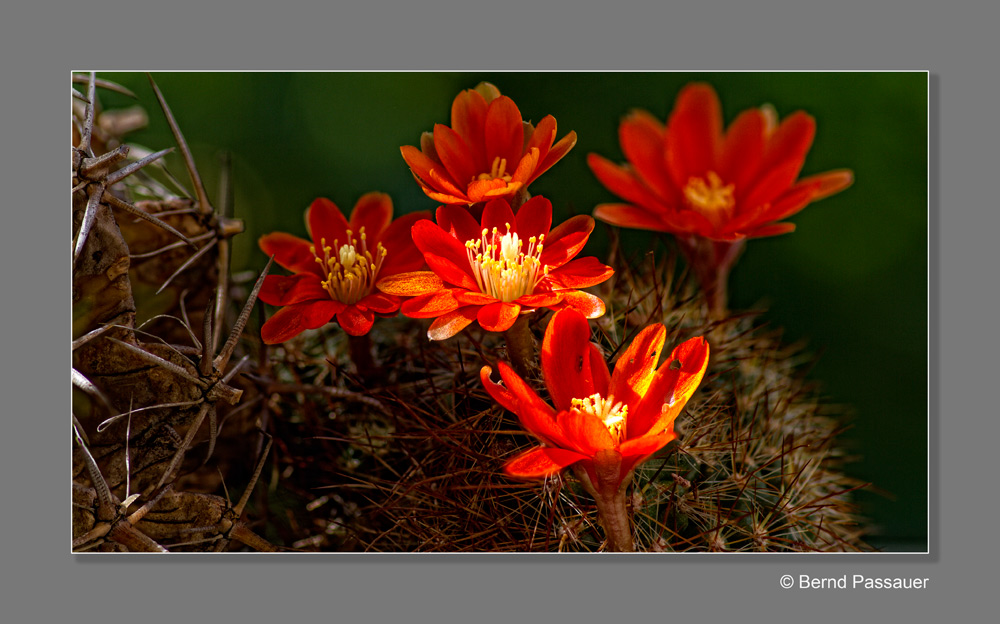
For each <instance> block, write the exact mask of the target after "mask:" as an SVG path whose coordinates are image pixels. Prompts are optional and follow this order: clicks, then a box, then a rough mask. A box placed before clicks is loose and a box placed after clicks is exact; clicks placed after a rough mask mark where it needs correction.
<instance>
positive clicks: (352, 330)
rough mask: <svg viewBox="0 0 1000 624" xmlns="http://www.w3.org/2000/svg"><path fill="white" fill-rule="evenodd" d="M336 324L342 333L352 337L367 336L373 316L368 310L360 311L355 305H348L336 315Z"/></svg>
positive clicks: (373, 320)
mask: <svg viewBox="0 0 1000 624" xmlns="http://www.w3.org/2000/svg"><path fill="white" fill-rule="evenodd" d="M337 322H338V323H340V326H341V327H343V328H344V331H345V332H347V333H348V334H350V335H352V336H363V335H365V334H367V333H368V332H369V331H370V330H371V328H372V324H373V323H374V322H375V315H374V314H372V313H371V311H370V310H362V309H360V308H358V306H356V305H349V306H347V307H346V308H344V309H343V310H341V311H340V312H338V313H337Z"/></svg>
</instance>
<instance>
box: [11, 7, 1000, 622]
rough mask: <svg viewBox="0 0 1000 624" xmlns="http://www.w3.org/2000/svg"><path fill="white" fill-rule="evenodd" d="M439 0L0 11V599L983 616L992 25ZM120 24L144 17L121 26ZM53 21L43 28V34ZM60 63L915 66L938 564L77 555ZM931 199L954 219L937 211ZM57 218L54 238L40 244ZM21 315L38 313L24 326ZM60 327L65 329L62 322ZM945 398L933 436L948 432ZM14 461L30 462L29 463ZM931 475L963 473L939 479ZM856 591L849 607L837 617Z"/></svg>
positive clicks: (268, 613)
mask: <svg viewBox="0 0 1000 624" xmlns="http://www.w3.org/2000/svg"><path fill="white" fill-rule="evenodd" d="M435 4H436V5H437V6H429V3H420V4H419V5H418V4H416V3H414V5H413V6H411V7H409V8H394V7H392V8H390V7H383V6H379V4H378V3H375V2H372V3H369V4H368V5H367V6H366V7H365V8H363V9H359V8H357V7H343V6H340V7H335V8H330V9H328V14H326V15H317V14H316V13H315V12H312V13H307V12H303V11H296V10H293V9H292V7H290V6H289V5H288V3H283V4H282V6H281V13H280V14H278V15H266V14H265V12H264V9H263V8H257V9H252V10H242V9H238V8H237V7H235V6H234V7H233V8H232V9H230V10H225V11H221V12H217V11H218V10H217V9H212V8H210V7H206V6H204V5H201V4H199V5H197V7H196V6H195V5H194V4H188V5H187V6H185V4H184V3H172V4H171V5H170V8H169V11H167V10H165V9H163V8H162V7H158V8H157V9H156V10H155V12H153V13H151V14H149V15H143V11H142V10H139V9H137V8H136V7H135V6H130V5H126V4H124V3H122V7H123V8H125V7H128V10H127V11H122V12H121V13H115V12H114V11H109V10H108V9H106V8H105V9H97V8H91V7H93V6H94V5H88V10H86V11H84V10H81V11H79V12H74V15H66V16H64V17H65V18H66V19H64V20H61V26H60V28H61V29H62V32H58V31H59V29H60V28H57V29H56V32H55V33H53V31H52V25H49V24H46V25H45V28H44V29H33V28H31V26H32V25H33V23H32V22H31V21H26V19H28V20H30V18H24V17H21V18H19V19H16V20H15V19H11V20H9V21H7V23H6V26H7V27H6V28H4V30H5V32H4V33H3V36H2V37H0V41H3V42H4V48H5V51H6V53H5V54H4V55H3V56H4V58H6V59H11V60H13V61H14V62H16V63H17V66H16V67H7V68H5V69H7V70H8V71H7V72H5V76H6V77H7V78H8V85H9V86H8V88H7V89H5V92H6V95H7V98H6V99H7V101H15V102H17V103H23V105H24V106H23V109H22V108H18V109H17V110H11V109H10V108H7V107H6V106H5V111H4V112H5V113H6V114H4V115H2V116H0V117H2V118H3V119H4V123H5V126H10V127H5V130H6V132H5V133H4V136H5V137H6V138H7V140H8V141H9V143H8V149H7V150H6V153H7V154H16V157H14V158H12V157H9V156H8V157H5V161H6V164H7V165H8V166H7V167H4V169H3V170H4V171H5V172H10V171H11V170H12V169H11V167H10V165H12V164H13V165H15V167H14V170H15V171H16V175H8V174H7V173H5V175H4V177H5V181H6V182H7V184H5V185H4V187H5V194H6V196H7V197H8V198H9V199H8V200H7V202H5V203H6V204H7V208H8V209H7V211H5V212H6V214H5V218H7V219H8V221H7V224H8V227H6V228H4V232H5V233H4V243H5V244H4V246H3V250H4V251H3V253H4V259H5V260H6V263H5V265H6V267H7V272H6V277H7V280H8V282H7V284H8V285H9V286H8V291H7V292H8V298H7V301H8V310H10V311H11V312H10V313H9V317H8V322H7V323H5V327H6V328H7V330H6V331H5V341H4V342H5V345H6V346H7V356H8V358H9V359H8V362H10V363H12V364H13V366H7V367H5V370H6V372H7V374H6V375H4V377H5V381H4V390H5V393H4V396H5V397H14V400H15V403H14V405H12V406H10V407H8V409H7V410H6V411H7V414H6V418H5V428H4V436H3V440H4V442H3V444H4V448H3V454H2V457H3V462H4V466H5V468H7V472H6V474H8V475H10V476H11V477H13V478H8V480H7V481H8V484H9V486H8V488H7V489H6V493H7V496H6V497H5V498H6V505H5V507H6V510H7V513H6V514H5V522H4V531H3V533H4V536H5V539H6V543H5V548H4V550H5V556H4V564H3V565H4V566H5V567H6V568H8V569H7V574H5V578H6V579H7V580H6V581H5V591H4V595H5V597H4V603H3V604H4V610H5V612H10V613H11V614H14V615H16V617H15V621H22V620H28V621H34V620H39V621H61V620H69V619H73V620H74V621H84V622H86V621H99V620H100V621H104V620H107V619H110V618H121V619H123V620H130V619H133V618H136V619H138V618H141V619H142V620H143V621H150V622H158V621H167V620H168V619H169V620H171V621H173V620H176V619H179V618H180V617H184V618H185V619H187V618H195V619H198V620H215V619H221V620H222V621H228V620H234V619H236V618H237V617H240V616H244V615H250V616H252V617H251V620H252V621H267V620H281V621H283V620H286V619H292V618H302V617H303V616H305V617H309V616H312V617H314V618H317V619H321V620H330V621H334V620H338V621H339V620H345V619H347V618H358V619H362V620H371V621H389V620H390V619H394V618H404V617H405V618H412V617H418V618H419V619H421V620H422V619H425V618H431V617H433V618H434V619H437V620H440V621H475V622H489V621H501V620H508V619H510V618H512V617H518V618H524V619H527V620H528V621H537V620H541V619H543V618H551V617H555V618H558V620H565V619H571V618H573V619H576V618H580V619H582V620H583V621H594V620H599V619H603V618H610V617H613V618H614V619H615V620H619V619H624V618H626V617H628V616H632V615H642V616H645V617H648V618H651V619H653V620H654V621H655V620H661V619H662V620H667V619H668V618H669V619H671V620H672V619H675V618H678V617H684V616H701V617H702V618H705V619H706V620H707V621H720V620H722V619H723V618H726V617H731V616H737V615H739V616H744V617H745V616H747V615H748V614H751V613H752V614H753V616H752V618H751V619H752V620H754V621H755V620H758V619H765V618H766V619H768V620H773V621H785V620H788V621H801V620H804V619H808V620H811V621H819V622H822V621H842V620H844V619H845V618H853V619H859V620H862V621H877V620H881V619H886V620H890V621H898V620H903V619H904V618H913V617H916V620H917V621H924V620H926V619H939V618H942V617H943V616H944V614H946V613H947V614H950V613H953V611H952V609H951V608H952V607H954V606H956V605H957V604H958V603H959V602H960V601H962V602H964V603H966V604H967V605H970V606H972V607H974V606H975V603H982V604H983V605H985V603H986V601H987V600H988V599H989V597H990V594H988V593H987V591H988V590H991V589H992V585H993V580H994V578H995V575H994V574H993V573H992V572H991V571H990V568H987V564H988V562H989V561H988V559H987V557H988V556H989V555H990V554H992V552H991V551H995V550H996V549H995V548H993V549H990V548H988V547H987V545H989V544H992V543H993V541H992V536H991V534H990V530H989V528H988V527H987V526H984V524H985V523H984V522H982V520H985V519H989V518H994V517H996V516H995V511H996V502H995V499H994V498H993V497H992V494H993V492H995V490H996V487H995V483H994V482H993V481H992V480H989V481H988V480H987V479H988V478H989V477H991V476H992V474H991V473H992V472H993V471H991V470H990V465H989V458H991V457H992V453H991V452H990V451H991V449H990V448H989V447H988V446H987V445H988V444H990V443H991V442H992V441H993V440H995V439H997V436H996V435H995V434H996V433H997V421H996V419H995V418H994V417H993V412H994V411H995V410H993V409H986V407H987V405H989V404H988V403H987V402H986V394H985V392H984V389H987V390H988V389H990V388H991V382H992V381H993V380H992V376H991V375H989V372H992V371H993V370H995V365H992V364H993V362H994V359H992V358H990V359H987V353H986V349H985V348H984V347H986V346H992V345H993V344H995V342H996V339H995V336H996V331H995V326H992V325H988V324H987V321H989V320H992V319H993V318H994V317H995V310H996V306H995V305H990V304H993V303H995V302H994V301H993V299H994V298H995V297H994V296H993V295H992V294H991V295H990V296H989V300H988V301H984V300H983V295H984V294H986V293H987V292H990V293H992V292H993V291H994V290H995V289H994V288H991V287H990V286H992V284H994V283H995V280H992V281H991V280H990V279H989V275H987V274H986V271H988V270H990V269H992V267H994V266H995V264H996V263H995V260H993V259H992V258H991V257H990V256H989V254H988V250H990V249H991V248H992V242H993V241H992V237H993V233H994V232H996V231H998V230H997V228H996V227H995V226H996V223H995V222H991V223H984V222H983V219H984V218H992V219H994V220H995V219H996V211H995V210H993V208H994V206H993V204H994V203H995V202H994V201H993V198H994V196H995V193H992V192H989V193H988V192H986V191H987V189H986V188H985V184H986V183H992V182H993V179H994V177H995V172H994V171H993V170H992V168H993V167H994V166H995V149H994V146H993V145H992V144H991V143H987V140H988V139H990V138H992V137H991V136H990V132H989V131H990V130H991V129H993V125H994V124H992V122H991V121H989V120H991V119H992V118H993V116H992V114H991V113H992V107H991V104H993V103H994V102H995V101H996V99H995V97H994V95H995V94H994V93H993V91H995V87H994V82H993V80H992V76H993V75H994V71H993V67H992V64H991V63H990V61H989V60H988V59H989V58H991V57H992V55H991V54H990V53H988V48H989V45H988V42H990V41H992V40H993V39H992V34H991V32H990V29H991V28H992V24H994V23H995V20H994V19H992V18H991V16H987V15H980V14H977V11H976V10H974V9H971V8H968V7H965V8H964V9H963V10H961V11H958V10H956V7H955V6H954V5H935V6H930V5H928V6H922V7H916V6H914V4H913V3H906V4H904V3H901V2H895V3H892V4H888V3H883V4H880V5H877V6H876V5H874V4H872V3H863V2H855V1H853V0H851V1H850V2H839V3H835V4H827V5H825V6H823V7H821V8H811V7H809V8H807V7H806V6H804V5H802V4H800V3H797V2H780V3H778V2H772V3H767V6H762V4H763V3H754V4H753V6H752V7H751V6H750V4H749V3H748V4H747V5H745V6H743V5H741V7H740V8H730V9H723V8H719V7H718V6H710V5H708V4H707V3H705V4H700V5H697V6H688V7H679V8H671V7H657V8H655V9H652V10H644V9H639V8H633V7H632V5H633V4H635V3H633V2H622V1H618V2H615V3H612V4H611V5H609V6H610V8H608V7H589V8H587V9H586V10H582V9H581V8H579V7H577V8H572V9H570V8H569V7H566V9H568V10H565V11H561V12H560V11H554V10H551V9H549V8H546V7H544V6H541V5H540V4H538V3H533V4H530V5H529V4H528V3H520V2H519V3H504V4H503V5H497V4H496V3H492V4H491V5H490V6H489V7H486V8H485V9H484V10H483V11H477V10H474V9H472V8H471V7H470V6H468V5H467V4H464V3H459V2H448V3H440V2H439V3H435ZM441 5H446V6H441ZM38 6H39V7H41V5H38ZM22 9H23V7H22ZM44 9H45V8H44V7H41V8H36V9H34V10H36V11H43V10H44ZM630 9H631V10H630ZM116 16H121V17H116ZM126 16H127V17H128V19H129V20H130V22H132V24H133V26H129V25H127V24H116V23H115V22H116V21H117V20H118V19H121V18H123V17H126ZM35 17H36V19H37V17H38V16H37V15H36V16H35ZM459 18H461V19H462V21H461V23H459V22H456V19H459ZM145 20H148V21H145ZM224 25H227V26H228V29H227V27H226V26H224ZM43 30H44V32H46V33H47V34H49V38H48V39H45V38H42V39H39V38H38V35H39V33H40V32H42V31H43ZM174 33H176V34H174ZM52 34H54V35H55V36H52ZM71 66H76V67H82V66H88V67H90V66H97V67H121V66H129V67H142V68H148V69H201V68H204V67H207V66H211V67H218V68H246V69H250V68H253V69H289V68H301V69H319V68H324V69H341V68H353V69H417V68H425V69H493V68H496V69H500V68H507V69H511V68H512V69H536V68H551V69H595V70H597V69H618V68H629V69H711V68H725V69H845V68H846V69H925V68H926V69H929V70H930V71H931V72H932V75H931V109H930V110H931V218H930V224H931V233H932V234H931V249H930V251H931V253H930V278H931V306H930V319H931V333H930V339H931V344H930V346H931V385H930V396H931V424H930V433H931V440H932V446H931V462H930V472H931V498H930V508H931V534H930V544H931V554H930V555H920V556H913V555H885V556H880V557H875V558H862V557H852V556H844V557H837V558H835V559H829V558H826V559H822V558H817V557H813V556H775V555H769V556H766V558H763V557H757V556H750V557H745V556H739V557H725V558H724V559H723V560H720V559H719V558H714V557H713V558H701V557H685V558H650V557H642V558H637V559H628V558H622V557H616V556H609V557H602V558H600V559H599V560H594V558H587V559H586V560H582V559H580V558H571V559H566V558H561V559H556V558H553V557H547V556H541V557H490V556H475V555H472V556H465V557H460V558H455V557H450V558H449V557H443V556H442V557H439V556H423V555H405V556H403V555H399V556H380V557H365V556H354V555H341V556H336V557H308V558H295V557H294V556H288V557H286V556H278V557H272V558H268V559H266V560H260V559H259V558H254V557H250V558H245V557H227V558H224V559H223V558H215V559H213V558H211V557H176V558H174V557H172V558H167V559H162V558H161V559H157V560H156V561H155V562H154V561H152V560H151V558H150V557H146V556H135V557H130V558H129V559H128V560H122V559H121V558H114V559H112V558H87V559H78V558H74V557H73V556H72V555H70V554H69V552H68V549H67V547H66V535H67V532H66V528H65V527H66V522H65V505H66V501H65V494H64V493H65V489H64V486H63V483H64V478H65V474H66V468H67V466H66V463H65V462H66V459H65V458H66V457H68V454H67V453H65V449H66V447H62V446H57V448H56V449H53V448H52V445H51V440H53V439H59V436H65V437H64V438H63V439H64V440H66V441H67V443H68V440H69V434H68V430H66V429H65V423H66V420H65V417H66V412H67V402H68V397H67V395H66V394H64V393H63V392H61V391H58V390H57V391H49V387H50V385H51V382H50V381H48V380H47V379H46V377H45V376H46V375H47V374H48V372H49V371H51V370H53V368H57V367H53V365H52V363H53V362H56V361H60V358H65V357H67V354H66V350H65V343H66V334H67V333H68V327H67V326H66V321H65V310H66V303H67V301H66V294H67V293H68V291H69V289H68V288H66V286H67V285H68V281H69V272H68V270H67V269H68V265H69V262H68V254H66V253H65V252H63V253H59V252H56V253H52V251H51V246H50V245H48V244H47V243H48V242H49V241H51V240H52V239H53V238H54V239H55V240H56V243H57V244H59V241H62V242H63V244H65V242H66V241H68V240H69V239H70V236H69V232H68V227H67V226H66V221H65V219H64V218H60V216H59V214H60V213H59V212H58V208H56V207H58V206H64V205H65V189H63V190H59V189H60V187H58V186H57V184H56V183H54V182H53V180H56V179H59V178H60V175H59V174H58V173H57V172H58V171H60V170H61V167H63V166H65V160H64V158H65V132H66V126H63V125H61V124H53V123H52V120H54V119H60V118H63V119H65V118H64V117H61V115H65V112H66V109H65V108H59V107H64V106H65V102H66V100H65V98H66V94H65V92H64V91H63V89H65V76H66V74H67V72H68V70H69V69H70V68H71ZM945 90H946V91H945ZM57 102H61V103H60V104H57ZM60 111H61V112H60ZM984 129H985V130H986V131H985V132H984ZM994 134H995V131H994ZM15 147H16V149H15ZM57 154H62V155H63V156H61V157H60V156H57ZM942 163H943V164H942ZM942 186H943V187H944V188H942ZM991 186H992V185H991ZM942 190H944V191H946V193H942ZM989 190H990V191H992V190H993V189H992V188H990V189H989ZM945 206H946V207H947V209H948V214H947V219H945V218H943V217H944V215H943V214H942V212H941V211H942V210H943V209H944V207H945ZM873 209H877V207H873ZM970 211H975V212H970ZM54 232H63V234H58V235H56V236H50V235H49V234H51V233H54ZM12 239H13V240H12ZM65 247H66V248H67V249H68V245H65ZM966 250H968V251H979V252H980V253H968V252H967V251H966ZM984 252H987V253H984ZM976 286H979V288H978V289H977V288H975V287H976ZM25 312H27V313H28V314H30V316H31V318H30V321H29V322H28V323H27V324H25V323H24V320H25V319H24V316H25V314H24V313H25ZM945 319H947V322H945ZM54 328H66V329H64V330H63V332H65V333H61V332H60V331H57V330H55V329H54ZM991 339H992V340H991ZM14 357H16V358H17V360H16V361H14V360H13V358H14ZM11 375H13V379H12V380H11V381H7V379H11ZM63 383H65V382H56V387H57V388H60V387H63V386H62V384H63ZM15 389H16V391H15ZM944 406H947V408H948V409H947V414H948V418H949V426H948V427H947V428H944V427H942V426H941V418H942V416H943V415H944V412H943V407H944ZM963 416H965V419H964V421H963V420H962V417H963ZM991 433H992V434H994V435H990V434H991ZM942 436H944V437H942ZM12 442H13V443H12ZM53 453H54V455H53ZM48 458H51V460H49V461H46V459H48ZM21 474H25V475H28V476H29V477H28V478H17V477H18V476H20V475H21ZM943 475H947V476H950V477H951V479H947V480H942V476H943ZM920 477H921V478H922V475H921V476H920ZM943 482H944V483H945V484H946V485H947V488H946V489H944V490H942V489H941V486H942V483H943ZM983 494H986V496H983ZM977 495H978V496H977ZM987 497H989V498H987ZM987 501H989V502H987ZM786 573H787V574H792V575H796V576H797V575H799V574H810V575H812V576H817V577H818V576H822V577H838V576H840V575H841V574H845V573H846V574H853V573H860V574H866V575H868V576H880V577H883V576H904V577H928V578H930V581H929V588H928V589H926V590H922V591H915V590H910V591H904V590H886V591H860V590H855V591H845V590H800V589H793V590H782V589H780V588H779V586H778V578H779V576H780V575H782V574H786ZM11 578H14V579H15V580H14V581H13V583H12V582H11V581H10V579H11ZM176 597H182V599H183V605H184V607H185V612H184V613H183V614H179V613H176V612H171V611H168V610H167V608H169V607H168V606H169V605H173V604H175V603H174V600H173V599H174V598H176ZM779 598H780V599H779ZM845 606H846V608H848V609H849V610H850V611H849V613H846V614H845V613H841V612H840V609H843V608H845ZM838 607H839V608H838ZM29 614H31V615H30V616H29ZM862 614H863V615H862ZM890 614H891V616H892V617H889V616H890ZM925 614H926V615H925ZM5 619H6V618H5Z"/></svg>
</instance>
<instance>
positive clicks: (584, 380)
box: [541, 309, 594, 410]
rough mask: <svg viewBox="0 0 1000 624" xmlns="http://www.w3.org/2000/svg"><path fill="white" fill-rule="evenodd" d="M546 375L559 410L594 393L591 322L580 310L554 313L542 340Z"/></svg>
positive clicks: (545, 377)
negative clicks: (588, 321)
mask: <svg viewBox="0 0 1000 624" xmlns="http://www.w3.org/2000/svg"><path fill="white" fill-rule="evenodd" d="M541 360H542V377H543V378H544V379H545V385H546V387H547V388H548V389H549V394H550V395H551V396H552V402H553V403H554V404H555V406H556V408H557V409H559V410H568V409H570V407H572V405H573V399H576V398H581V397H587V396H590V395H592V394H594V378H593V374H592V373H591V368H590V364H591V358H590V325H589V324H588V323H587V319H586V318H584V316H583V315H582V314H580V313H579V312H577V311H576V310H572V309H570V310H565V309H563V310H560V311H559V312H556V314H555V315H554V316H553V317H552V320H551V321H550V322H549V326H548V327H547V328H546V329H545V337H544V338H543V340H542V357H541Z"/></svg>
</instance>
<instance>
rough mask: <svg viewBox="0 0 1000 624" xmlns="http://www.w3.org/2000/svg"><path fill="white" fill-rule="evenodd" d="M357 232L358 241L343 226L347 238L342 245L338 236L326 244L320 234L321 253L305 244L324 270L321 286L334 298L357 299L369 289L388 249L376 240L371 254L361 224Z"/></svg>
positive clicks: (354, 301) (373, 283) (343, 300)
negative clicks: (373, 251)
mask: <svg viewBox="0 0 1000 624" xmlns="http://www.w3.org/2000/svg"><path fill="white" fill-rule="evenodd" d="M359 234H360V235H361V240H360V242H359V241H358V239H357V238H354V233H353V232H351V230H347V240H348V241H349V242H348V243H345V244H343V245H341V244H340V241H339V240H334V241H333V245H332V246H330V245H327V244H326V239H325V238H321V239H320V241H319V244H320V247H322V249H321V251H322V252H323V255H322V256H321V255H319V253H317V250H316V247H315V246H312V247H310V248H309V251H311V252H312V254H313V256H315V259H316V262H317V263H319V265H320V266H321V267H322V270H323V271H324V272H325V273H326V281H324V282H322V286H323V288H325V289H326V292H328V293H330V297H331V298H332V299H333V300H334V301H340V302H341V303H348V304H350V303H357V302H358V301H359V300H360V299H361V298H362V297H365V296H366V295H368V294H369V293H371V291H372V287H373V286H374V285H375V280H376V278H377V277H378V272H379V269H381V268H382V263H383V262H385V257H386V255H387V253H388V252H387V251H386V249H385V247H383V246H382V243H378V245H377V246H376V247H375V253H374V255H373V254H372V253H371V252H370V251H369V250H368V241H367V238H368V237H367V235H366V234H365V228H361V231H360V232H359Z"/></svg>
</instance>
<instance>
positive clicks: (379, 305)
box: [358, 292, 401, 314]
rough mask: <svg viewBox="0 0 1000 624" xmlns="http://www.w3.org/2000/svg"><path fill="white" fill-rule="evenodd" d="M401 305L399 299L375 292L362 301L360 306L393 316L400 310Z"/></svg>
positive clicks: (359, 303)
mask: <svg viewBox="0 0 1000 624" xmlns="http://www.w3.org/2000/svg"><path fill="white" fill-rule="evenodd" d="M400 303H401V301H400V299H399V297H396V296H393V295H386V294H384V293H380V292H375V293H372V294H370V295H368V296H367V297H364V298H363V299H361V301H359V302H358V305H360V306H361V307H364V308H367V309H369V310H372V311H373V312H377V313H379V314H392V313H393V312H395V311H397V310H399V305H400Z"/></svg>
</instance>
